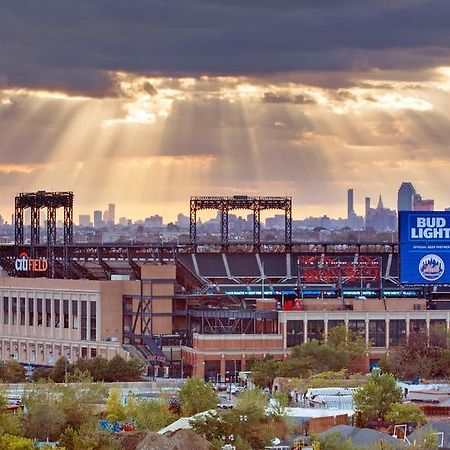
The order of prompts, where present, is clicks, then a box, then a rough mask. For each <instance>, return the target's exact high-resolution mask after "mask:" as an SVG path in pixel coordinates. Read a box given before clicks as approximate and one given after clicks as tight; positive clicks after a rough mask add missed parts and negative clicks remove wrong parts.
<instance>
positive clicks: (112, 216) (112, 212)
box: [108, 203, 116, 225]
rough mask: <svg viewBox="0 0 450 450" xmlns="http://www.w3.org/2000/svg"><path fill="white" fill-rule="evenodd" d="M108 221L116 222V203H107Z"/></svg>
mask: <svg viewBox="0 0 450 450" xmlns="http://www.w3.org/2000/svg"><path fill="white" fill-rule="evenodd" d="M108 222H110V223H111V224H112V225H114V224H115V223H116V205H115V204H114V203H110V204H109V205H108Z"/></svg>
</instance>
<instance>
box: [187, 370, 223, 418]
mask: <svg viewBox="0 0 450 450" xmlns="http://www.w3.org/2000/svg"><path fill="white" fill-rule="evenodd" d="M180 399H181V405H182V406H181V411H182V413H183V415H185V416H192V415H194V414H197V413H199V412H202V411H207V410H208V409H212V408H215V407H216V406H217V404H218V403H219V397H218V395H217V393H216V392H214V389H213V387H212V385H211V384H210V383H206V382H205V381H204V380H203V379H202V378H200V377H192V378H189V379H188V380H187V381H186V382H185V383H184V384H183V386H182V387H181V389H180Z"/></svg>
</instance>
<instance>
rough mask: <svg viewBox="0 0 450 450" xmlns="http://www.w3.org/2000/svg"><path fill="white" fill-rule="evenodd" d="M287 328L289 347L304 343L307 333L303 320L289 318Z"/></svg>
mask: <svg viewBox="0 0 450 450" xmlns="http://www.w3.org/2000/svg"><path fill="white" fill-rule="evenodd" d="M286 330H287V336H286V338H287V346H288V347H293V346H294V345H300V344H303V339H304V334H305V330H304V324H303V320H288V321H287V328H286Z"/></svg>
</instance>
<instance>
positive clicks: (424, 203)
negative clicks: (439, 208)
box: [413, 194, 434, 211]
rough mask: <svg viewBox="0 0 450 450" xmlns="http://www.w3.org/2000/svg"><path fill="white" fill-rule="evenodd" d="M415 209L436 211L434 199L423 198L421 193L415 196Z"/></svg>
mask: <svg viewBox="0 0 450 450" xmlns="http://www.w3.org/2000/svg"><path fill="white" fill-rule="evenodd" d="M413 210H414V211H434V200H432V199H423V198H422V197H421V195H420V194H416V195H415V196H414V203H413Z"/></svg>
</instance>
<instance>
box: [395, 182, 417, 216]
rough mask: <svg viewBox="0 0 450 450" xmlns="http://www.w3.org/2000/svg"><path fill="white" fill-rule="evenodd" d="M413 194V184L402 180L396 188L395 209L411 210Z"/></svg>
mask: <svg viewBox="0 0 450 450" xmlns="http://www.w3.org/2000/svg"><path fill="white" fill-rule="evenodd" d="M415 195H416V189H415V188H414V185H413V184H412V183H411V182H409V181H405V182H403V183H402V184H401V186H400V188H399V190H398V198H397V211H413V210H414V196H415Z"/></svg>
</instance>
